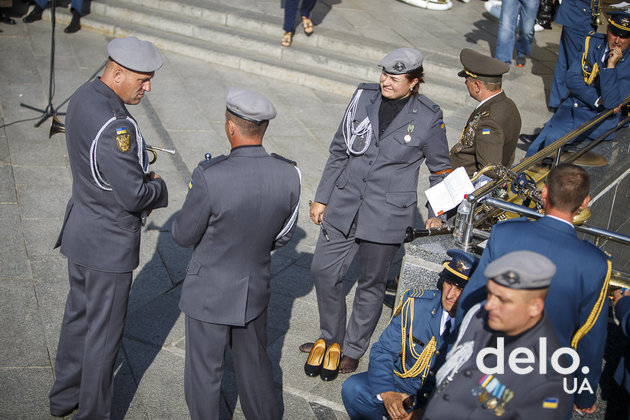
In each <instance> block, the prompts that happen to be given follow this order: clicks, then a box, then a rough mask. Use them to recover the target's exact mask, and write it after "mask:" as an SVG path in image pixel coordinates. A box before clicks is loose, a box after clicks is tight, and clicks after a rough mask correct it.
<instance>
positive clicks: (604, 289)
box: [571, 260, 612, 349]
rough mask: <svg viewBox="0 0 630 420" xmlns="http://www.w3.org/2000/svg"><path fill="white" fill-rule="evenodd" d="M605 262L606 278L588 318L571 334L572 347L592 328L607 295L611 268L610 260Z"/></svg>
mask: <svg viewBox="0 0 630 420" xmlns="http://www.w3.org/2000/svg"><path fill="white" fill-rule="evenodd" d="M606 263H607V264H608V270H607V272H606V279H605V280H604V284H603V285H602V289H601V290H600V291H599V296H598V298H597V301H596V302H595V305H594V306H593V309H592V310H591V313H590V314H589V315H588V318H587V319H586V322H585V323H584V325H582V326H581V327H580V329H578V330H577V331H576V333H575V334H574V335H573V338H572V339H571V347H573V348H574V349H577V345H578V343H579V342H580V340H581V339H582V337H584V336H585V335H586V334H587V333H588V332H589V331H590V330H591V328H593V325H594V324H595V321H597V318H598V317H599V313H600V312H601V311H602V307H603V306H604V302H605V299H606V296H607V295H608V283H609V282H610V272H611V270H612V262H611V261H610V260H606Z"/></svg>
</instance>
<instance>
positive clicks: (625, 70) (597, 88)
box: [526, 32, 630, 156]
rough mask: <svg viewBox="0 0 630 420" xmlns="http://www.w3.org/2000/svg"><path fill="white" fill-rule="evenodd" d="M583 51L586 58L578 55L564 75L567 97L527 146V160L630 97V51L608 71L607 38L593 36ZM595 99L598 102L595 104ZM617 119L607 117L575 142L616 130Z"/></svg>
mask: <svg viewBox="0 0 630 420" xmlns="http://www.w3.org/2000/svg"><path fill="white" fill-rule="evenodd" d="M628 34H630V32H628ZM584 51H586V57H582V55H579V56H578V57H577V60H576V61H574V62H573V63H572V64H571V66H570V68H569V71H568V73H567V87H568V88H569V95H568V97H567V98H566V99H564V100H563V101H562V103H561V104H560V105H559V106H558V109H557V111H556V113H555V114H554V115H553V116H552V117H551V119H550V120H549V121H548V122H547V124H545V127H544V128H543V130H542V131H541V132H540V134H539V135H538V136H537V137H536V139H535V140H534V141H533V142H532V144H531V145H530V146H529V148H528V149H527V153H526V156H532V155H534V154H535V153H536V152H538V151H539V150H540V149H543V148H544V147H546V146H548V145H550V144H551V143H553V142H555V141H556V140H558V139H559V138H561V137H562V136H564V135H565V134H567V133H568V132H570V131H571V130H573V129H575V128H577V127H579V126H580V125H581V124H583V123H585V122H586V121H588V120H590V119H592V118H594V117H595V116H596V115H597V114H598V113H600V112H602V111H605V110H608V109H612V108H615V107H617V106H619V105H620V104H621V102H622V101H623V100H624V99H625V98H626V96H627V95H628V94H629V93H630V60H629V59H628V55H629V54H630V49H626V50H625V51H623V55H622V57H621V58H620V59H619V61H618V62H617V64H616V65H615V67H614V68H611V69H609V68H606V64H605V60H606V57H607V54H608V51H609V50H608V43H607V39H606V36H604V35H602V34H594V35H592V36H589V37H587V38H586V41H585V45H584V48H583V49H582V52H584ZM598 98H601V99H600V100H599V101H598ZM619 119H620V113H617V114H613V115H610V116H609V117H608V118H606V119H605V120H603V121H602V122H601V123H599V124H597V125H595V126H594V127H593V128H591V129H589V130H587V131H586V132H585V133H583V134H582V135H580V136H578V137H577V139H576V141H578V142H579V141H582V140H594V139H596V138H597V137H599V136H600V135H602V134H603V133H605V132H606V131H607V130H609V129H611V128H613V127H615V126H616V125H617V123H618V122H619ZM611 138H612V135H609V137H608V139H611Z"/></svg>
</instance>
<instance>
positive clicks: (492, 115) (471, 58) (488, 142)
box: [450, 48, 521, 176]
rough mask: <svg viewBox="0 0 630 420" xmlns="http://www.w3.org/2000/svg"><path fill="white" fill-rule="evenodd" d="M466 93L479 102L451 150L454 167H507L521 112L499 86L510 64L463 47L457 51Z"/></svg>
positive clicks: (473, 169)
mask: <svg viewBox="0 0 630 420" xmlns="http://www.w3.org/2000/svg"><path fill="white" fill-rule="evenodd" d="M459 59H460V61H461V62H462V65H463V66H464V70H462V71H460V72H459V73H458V75H459V76H460V77H464V78H465V80H466V82H465V83H466V88H468V93H470V96H471V97H472V98H474V99H475V100H477V101H479V105H477V108H475V110H474V111H473V113H472V114H471V115H470V117H469V118H468V122H466V126H465V127H464V130H463V131H462V136H461V139H460V140H459V142H458V143H457V144H456V145H455V146H453V148H452V149H451V152H450V156H451V164H452V166H453V168H457V167H459V166H463V167H464V168H465V169H466V173H467V174H468V176H472V175H473V174H474V173H475V172H477V171H479V170H480V169H482V168H483V167H484V166H486V165H489V164H500V165H503V166H506V167H509V166H510V165H511V164H512V162H514V151H515V150H516V143H517V141H518V135H519V133H520V131H521V115H520V114H519V112H518V109H517V108H516V105H515V104H514V102H513V101H512V100H511V99H510V98H508V97H507V96H506V95H505V92H503V90H502V89H501V78H502V75H503V74H504V73H506V72H507V71H508V70H509V68H510V66H508V65H507V64H505V63H504V62H502V61H499V60H497V59H495V58H492V57H488V56H486V55H483V54H480V53H478V52H476V51H473V50H471V49H468V48H465V49H463V50H462V52H461V53H460V55H459Z"/></svg>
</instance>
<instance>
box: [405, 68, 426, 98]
mask: <svg viewBox="0 0 630 420" xmlns="http://www.w3.org/2000/svg"><path fill="white" fill-rule="evenodd" d="M405 76H407V80H409V81H410V82H411V81H412V80H413V79H415V78H418V83H416V85H415V86H414V87H413V89H411V93H415V94H417V93H418V89H419V88H420V83H424V68H423V67H422V66H420V67H418V68H417V69H415V70H411V71H410V72H409V73H405Z"/></svg>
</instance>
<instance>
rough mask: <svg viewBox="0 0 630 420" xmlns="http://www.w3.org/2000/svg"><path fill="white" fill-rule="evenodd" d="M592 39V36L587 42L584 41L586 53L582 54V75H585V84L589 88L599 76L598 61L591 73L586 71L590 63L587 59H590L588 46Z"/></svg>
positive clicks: (587, 38) (588, 37)
mask: <svg viewBox="0 0 630 420" xmlns="http://www.w3.org/2000/svg"><path fill="white" fill-rule="evenodd" d="M590 39H591V37H590V36H587V37H586V41H584V53H583V54H582V74H583V75H584V83H586V84H587V85H588V86H590V85H591V84H592V83H593V80H595V78H596V77H597V75H598V74H599V64H598V63H597V61H595V64H593V69H592V70H591V71H590V72H589V71H588V70H587V69H586V65H587V64H588V61H587V60H586V59H587V57H588V44H589V41H590Z"/></svg>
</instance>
